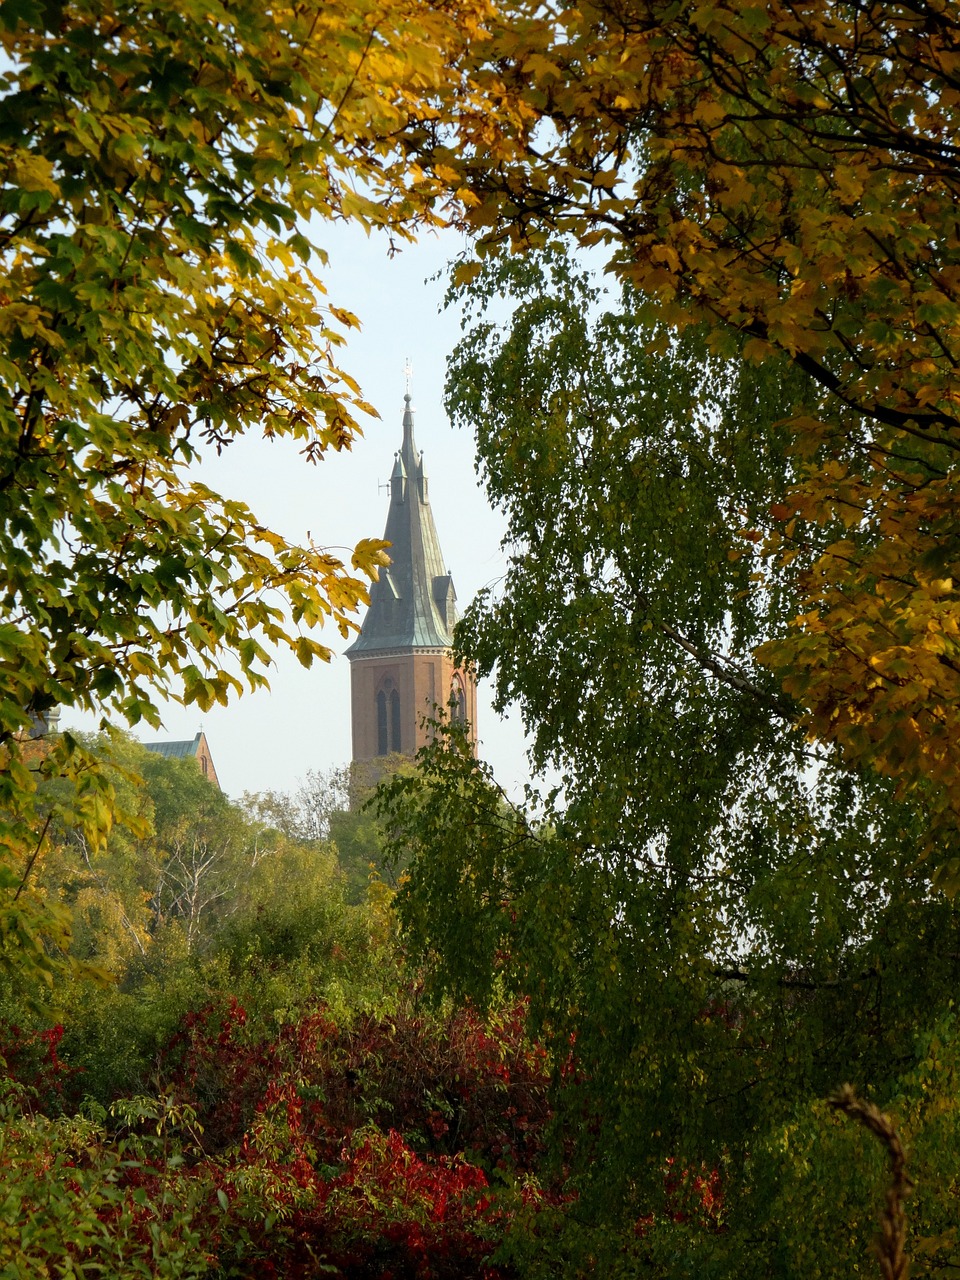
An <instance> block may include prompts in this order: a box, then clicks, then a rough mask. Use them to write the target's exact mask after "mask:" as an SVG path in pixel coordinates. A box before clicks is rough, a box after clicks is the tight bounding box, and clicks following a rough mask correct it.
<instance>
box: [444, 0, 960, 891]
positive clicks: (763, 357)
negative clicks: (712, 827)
mask: <svg viewBox="0 0 960 1280" xmlns="http://www.w3.org/2000/svg"><path fill="white" fill-rule="evenodd" d="M958 43H960V20H958V16H957V12H956V9H955V7H954V6H953V5H950V4H947V3H942V2H941V0H907V2H904V3H895V4H890V3H879V0H877V2H872V0H868V2H866V3H840V4H837V3H834V0H802V2H801V3H799V4H794V3H789V4H787V3H779V2H778V0H774V2H772V3H764V4H742V3H740V0H692V2H691V3H685V4H680V5H677V4H673V3H668V2H667V0H636V2H631V3H628V4H620V3H613V2H612V0H598V2H597V3H591V4H588V5H587V6H586V7H584V6H579V7H576V8H567V9H563V10H561V11H553V10H546V9H544V8H543V7H542V6H538V5H535V4H527V3H523V2H522V0H521V3H519V4H516V5H512V6H511V7H510V9H509V11H507V13H506V14H505V15H501V22H500V24H499V26H498V28H497V29H496V30H495V31H494V32H493V33H492V35H491V38H490V40H489V41H488V42H487V43H485V44H481V45H479V46H477V47H475V48H474V49H472V50H471V53H473V54H474V55H475V56H477V57H480V58H482V59H483V60H484V63H485V65H486V66H487V67H488V69H492V68H496V75H497V77H498V84H499V86H500V88H501V90H502V92H503V95H504V98H505V100H508V101H509V102H510V104H511V110H512V112H513V115H514V117H515V119H516V120H518V121H521V122H522V124H523V127H521V128H519V129H517V130H515V131H514V133H513V134H512V135H511V137H510V138H507V139H500V140H499V145H497V146H491V147H489V148H487V149H486V150H475V151H471V150H469V149H467V150H464V149H461V150H459V151H457V152H456V154H448V153H446V152H443V151H442V150H438V149H436V148H435V149H434V151H433V152H432V153H431V154H432V156H433V157H434V158H437V157H439V156H440V155H443V156H444V159H445V160H446V161H448V162H449V163H451V164H453V165H454V166H455V167H458V168H459V169H460V170H461V172H462V173H463V175H464V181H465V182H466V183H467V184H468V185H469V188H470V190H471V192H472V193H473V198H474V201H475V203H474V205H473V206H472V207H471V209H470V210H468V216H469V217H470V219H471V220H472V223H473V225H474V226H475V227H476V228H477V230H478V231H479V232H480V234H481V235H482V237H483V246H485V247H486V249H487V250H489V249H490V248H491V247H496V246H497V245H499V244H502V243H503V242H506V241H509V242H510V243H511V244H512V245H513V246H514V247H524V246H528V245H536V244H542V243H544V241H545V240H547V239H549V237H550V236H552V235H554V234H557V233H569V234H571V235H572V236H573V237H575V238H576V239H577V240H578V242H579V243H580V244H581V245H595V246H596V245H599V246H602V247H603V248H604V249H605V250H606V252H607V254H608V256H609V265H610V268H611V270H612V271H613V272H614V273H615V274H616V275H617V276H618V277H619V278H620V279H622V280H625V281H628V282H630V283H631V284H632V285H633V286H634V288H635V289H637V291H638V292H639V294H640V295H641V296H642V298H643V299H644V300H645V302H646V304H647V307H648V311H647V315H651V314H655V315H656V316H657V318H658V319H659V320H661V321H662V322H663V323H665V324H669V325H672V326H675V327H676V328H677V329H678V330H682V329H685V328H686V327H688V326H691V325H696V326H698V327H700V328H701V329H702V330H703V332H704V333H705V334H706V335H708V340H709V345H710V346H711V348H712V349H713V350H716V351H718V352H723V353H726V354H733V353H735V352H736V353H739V354H740V356H741V358H743V359H745V360H748V361H759V362H762V363H764V362H765V363H769V362H770V360H771V359H772V358H773V357H774V355H775V354H777V353H780V354H782V355H785V356H786V357H787V359H788V361H789V362H790V363H792V364H793V365H794V366H795V367H797V368H798V369H799V370H801V371H802V372H803V373H804V374H806V375H807V377H808V378H809V379H810V380H811V382H812V384H813V386H815V387H816V388H818V389H819V394H817V395H815V396H811V397H808V398H807V399H806V401H805V402H804V403H802V404H800V403H794V402H791V401H790V400H789V399H785V400H784V402H783V404H782V406H781V418H782V430H783V431H784V433H786V435H787V436H788V438H789V439H790V442H791V454H792V456H793V459H794V466H793V468H792V469H791V472H790V475H789V477H788V478H787V482H786V483H785V484H784V485H783V487H782V489H780V490H775V491H773V492H771V494H770V498H771V502H770V503H769V505H768V507H767V509H766V510H761V511H759V512H757V518H756V521H755V524H754V526H753V528H752V529H751V530H748V531H746V533H747V536H749V537H752V538H754V539H755V541H756V543H757V545H758V546H759V547H760V548H761V549H762V553H763V554H764V555H766V556H768V557H770V564H771V566H772V570H773V572H775V573H776V574H777V575H778V576H780V575H781V574H783V575H785V576H786V578H788V579H792V581H793V587H794V590H795V593H796V594H795V600H794V604H793V612H792V616H791V617H788V618H785V619H784V620H783V624H782V627H781V629H780V631H779V632H778V633H777V634H775V635H771V636H769V637H768V639H767V641H766V643H765V644H764V646H763V647H762V649H760V650H759V655H760V657H761V658H762V660H763V661H764V662H766V663H767V664H769V665H770V667H771V669H772V670H774V671H775V672H776V673H777V675H778V678H779V680H780V681H781V683H782V684H783V686H784V688H785V690H786V691H787V692H788V693H789V694H791V695H792V696H793V697H794V698H796V699H797V700H798V704H799V714H800V723H801V724H802V725H803V726H804V728H805V729H806V730H808V731H809V732H810V733H812V734H813V735H815V736H816V737H817V738H819V739H820V740H822V741H825V742H830V743H836V744H838V745H840V746H841V747H842V749H843V751H844V752H845V753H846V755H847V757H848V758H849V759H850V760H851V761H852V762H853V763H857V762H861V761H863V762H865V763H867V764H868V765H870V766H871V767H875V768H878V769H880V770H881V771H882V772H884V773H886V774H888V775H889V776H891V777H894V778H896V779H898V781H899V783H900V785H901V786H902V787H903V788H904V789H905V790H909V789H911V788H920V789H921V790H922V791H923V792H924V794H925V796H926V803H927V805H928V815H929V820H930V829H929V831H928V832H927V834H926V836H925V837H924V839H923V841H922V852H923V854H924V856H926V857H928V858H929V860H930V865H931V867H932V868H934V869H935V870H936V871H937V872H938V874H939V879H938V883H939V884H942V885H943V886H944V887H945V888H947V889H948V890H950V891H951V892H952V891H953V890H954V889H956V888H957V886H958V884H960V860H958V858H957V847H956V840H957V822H958V815H960V747H958V743H960V733H958V728H960V725H958V722H957V714H958V707H960V697H958V694H960V685H958V672H960V651H958V609H960V604H958V597H957V591H956V585H955V582H954V577H953V569H954V564H955V561H956V552H957V540H958V529H957V516H956V512H957V487H956V485H957V480H956V477H957V468H956V454H957V448H958V437H957V431H958V426H960V422H958V417H957V389H956V371H957V355H956V348H957V339H958V330H960V312H958V306H960V298H958V291H957V286H958V275H957V272H958V251H960V249H958V245H960V242H958V224H957V215H956V207H957V197H958V193H960V169H958V166H957V154H958V152H957V128H958V108H960V96H958V88H960V84H958V79H957V71H956V50H957V47H958ZM490 74H493V72H492V70H491V71H490ZM477 265H478V264H477V263H468V264H464V266H463V267H462V273H463V275H462V278H466V277H467V276H469V274H470V273H472V272H474V271H475V270H476V269H477ZM777 367H780V368H783V367H784V366H783V365H782V364H780V365H778V366H777ZM828 527H829V528H831V529H833V530H834V535H833V536H832V537H831V538H829V539H824V538H823V536H822V535H823V530H824V529H825V528H828ZM814 548H815V549H816V551H817V554H816V555H815V556H813V557H811V555H810V551H811V549H814ZM798 559H799V560H800V562H801V563H802V564H803V566H804V572H803V573H797V572H796V562H797V560H798Z"/></svg>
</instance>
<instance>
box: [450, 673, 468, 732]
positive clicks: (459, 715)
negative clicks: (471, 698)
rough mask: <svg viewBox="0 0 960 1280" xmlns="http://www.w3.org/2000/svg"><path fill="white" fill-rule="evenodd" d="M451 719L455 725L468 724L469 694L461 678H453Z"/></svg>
mask: <svg viewBox="0 0 960 1280" xmlns="http://www.w3.org/2000/svg"><path fill="white" fill-rule="evenodd" d="M450 719H451V721H452V722H453V723H454V724H466V722H467V694H466V691H465V689H464V687H463V681H462V680H461V679H460V677H459V676H454V677H453V684H452V685H451V686H450Z"/></svg>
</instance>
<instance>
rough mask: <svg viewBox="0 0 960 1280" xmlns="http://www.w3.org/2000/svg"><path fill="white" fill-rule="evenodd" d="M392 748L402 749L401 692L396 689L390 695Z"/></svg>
mask: <svg viewBox="0 0 960 1280" xmlns="http://www.w3.org/2000/svg"><path fill="white" fill-rule="evenodd" d="M390 749H391V751H400V750H402V748H401V746H400V694H399V692H398V691H397V690H396V689H394V691H393V693H391V695H390Z"/></svg>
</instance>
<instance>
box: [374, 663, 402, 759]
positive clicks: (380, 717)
mask: <svg viewBox="0 0 960 1280" xmlns="http://www.w3.org/2000/svg"><path fill="white" fill-rule="evenodd" d="M402 750H403V737H402V734H401V730H400V690H399V689H398V688H397V687H396V686H395V685H394V683H393V681H392V680H391V679H390V677H389V676H387V678H386V679H385V680H383V681H382V682H381V684H380V688H379V690H378V691H377V755H378V756H385V755H387V754H388V753H389V752H391V751H402Z"/></svg>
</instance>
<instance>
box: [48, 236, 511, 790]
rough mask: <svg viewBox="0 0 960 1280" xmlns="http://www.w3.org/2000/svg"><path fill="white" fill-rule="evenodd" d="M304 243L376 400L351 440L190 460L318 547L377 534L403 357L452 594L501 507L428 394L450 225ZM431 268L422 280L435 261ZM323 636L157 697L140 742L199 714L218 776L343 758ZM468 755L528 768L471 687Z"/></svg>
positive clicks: (438, 387)
mask: <svg viewBox="0 0 960 1280" xmlns="http://www.w3.org/2000/svg"><path fill="white" fill-rule="evenodd" d="M317 242H318V243H319V244H321V245H322V246H323V247H324V248H326V249H327V251H328V252H329V253H330V257H331V265H330V267H329V268H328V269H327V270H325V271H321V272H320V274H321V276H322V277H323V278H324V279H325V281H326V282H327V287H328V299H329V301H331V302H333V303H334V304H335V305H337V306H341V307H346V308H347V309H348V310H350V311H353V312H354V313H355V314H356V315H357V316H358V317H359V319H360V321H361V323H362V326H363V327H362V331H361V332H360V333H359V334H357V333H354V334H352V335H351V337H350V340H349V343H348V345H347V347H345V348H342V349H341V354H340V363H341V366H342V367H343V368H344V369H345V370H346V371H347V372H349V373H351V374H352V375H353V376H354V377H355V378H356V379H357V381H358V382H359V383H360V385H361V388H362V391H363V394H364V396H365V397H366V399H367V400H368V401H369V402H370V403H371V404H373V405H374V406H375V407H376V409H377V410H378V411H379V413H380V421H379V422H378V421H376V420H370V422H369V425H367V426H366V427H365V436H364V438H363V440H361V441H358V443H357V444H356V445H355V446H354V449H353V450H352V451H351V452H350V453H344V454H339V455H335V454H328V455H327V458H326V460H325V461H324V462H322V463H320V464H319V465H317V466H311V465H310V463H308V462H307V461H306V460H305V459H304V458H303V457H302V456H301V454H300V452H299V446H298V444H297V442H295V441H283V440H276V441H266V440H264V439H262V438H258V437H254V436H253V435H250V436H248V437H246V438H245V439H242V440H240V441H237V442H236V443H234V444H233V445H231V446H230V447H229V448H228V449H227V450H225V451H224V453H223V454H222V455H221V457H219V458H217V457H216V456H211V457H210V458H209V459H207V460H205V461H204V463H203V465H202V468H201V472H200V474H201V475H202V478H203V480H204V482H205V483H207V484H209V485H210V486H211V487H212V488H214V489H216V490H217V491H218V492H220V493H221V494H223V495H224V496H227V497H232V498H238V499H242V500H243V501H245V502H246V503H247V504H248V505H249V506H250V507H251V508H252V510H253V511H254V512H255V513H256V515H257V518H258V519H259V520H260V521H261V522H262V523H263V524H266V525H267V526H268V527H271V528H273V529H275V530H276V531H278V532H279V533H282V534H284V535H285V536H287V537H288V538H290V539H291V540H293V541H297V542H300V541H305V540H306V537H307V533H308V531H309V533H310V535H311V536H312V538H313V541H314V543H315V545H316V546H318V547H327V548H330V549H335V550H336V551H337V553H338V554H342V555H343V557H344V558H345V559H348V557H349V550H350V549H351V548H352V547H353V546H354V545H355V544H356V542H357V541H359V539H360V538H363V537H377V538H379V537H380V536H381V535H382V534H383V527H384V523H385V521H386V515H387V504H388V495H387V492H386V490H385V489H383V488H381V487H380V486H382V485H383V484H384V483H385V482H386V480H387V478H388V476H389V475H390V470H391V466H392V462H393V454H394V451H395V450H396V449H398V448H399V447H400V441H401V437H402V427H401V420H402V415H403V394H404V390H405V385H404V373H403V370H404V364H405V362H406V361H407V359H409V360H410V362H411V364H412V366H413V377H412V394H413V407H414V409H415V411H416V418H415V422H416V428H415V430H416V439H417V445H418V447H419V448H420V449H421V450H422V451H423V454H424V465H425V468H426V472H427V475H428V477H429V480H430V501H431V505H432V507H433V512H434V518H435V520H436V525H437V530H438V533H439V536H440V545H441V547H442V549H443V552H444V555H445V557H446V559H447V563H448V566H449V568H450V569H451V571H452V573H453V579H454V584H455V586H456V590H457V597H458V603H459V606H460V608H461V609H462V608H463V606H464V605H466V604H467V603H468V602H469V601H470V599H471V598H472V597H473V596H474V594H475V593H476V592H477V591H478V590H479V589H480V588H481V587H484V586H486V585H488V584H491V583H495V582H496V581H497V580H498V579H499V577H500V576H501V575H502V573H503V564H504V562H503V556H502V553H501V550H500V545H499V544H500V539H501V536H502V533H503V528H504V521H503V517H502V516H501V515H500V514H499V513H496V512H493V511H491V510H490V508H489V506H488V504H487V501H486V498H485V496H484V494H483V493H482V491H481V490H480V488H479V485H478V482H477V478H476V474H475V471H474V451H473V441H472V439H471V438H469V437H468V436H466V435H465V434H463V433H459V432H454V431H453V429H452V428H451V426H450V424H449V422H448V421H447V419H446V417H445V415H444V413H443V409H442V397H443V382H444V376H445V361H446V358H447V356H448V354H449V353H450V351H451V350H452V348H453V346H454V345H455V343H456V341H457V339H458V336H459V321H458V317H457V316H456V314H454V313H452V312H446V313H443V312H441V309H440V308H441V303H442V298H443V293H444V288H445V267H446V264H447V263H448V261H449V260H450V259H451V258H452V257H453V256H454V255H455V254H456V252H457V250H458V249H459V248H460V245H461V241H460V239H459V238H458V237H457V236H456V235H454V234H453V233H449V234H446V235H443V236H431V237H425V238H424V239H422V240H421V241H420V242H419V243H418V244H417V245H414V246H410V247H408V248H405V249H404V250H403V252H402V253H400V254H399V255H397V256H395V257H393V258H390V257H388V254H387V242H386V238H385V237H371V238H370V239H367V237H365V236H364V235H363V233H362V232H360V231H358V230H356V229H354V228H322V229H321V232H320V234H319V235H318V237H317ZM438 272H439V273H443V275H444V279H440V280H435V279H429V277H434V276H436V275H437V273H438ZM313 634H314V635H315V636H316V637H317V638H318V639H320V640H322V641H323V642H324V643H326V644H328V645H330V646H331V647H332V648H334V649H335V651H336V654H337V656H336V657H334V659H333V660H332V661H331V663H330V664H329V665H326V664H318V665H314V667H313V668H312V669H311V670H310V671H304V670H303V668H301V667H300V666H299V664H298V663H297V661H296V659H295V658H293V657H285V656H282V655H279V654H278V655H277V658H278V661H277V665H276V666H275V667H274V670H273V673H272V674H271V677H270V682H271V689H270V691H269V692H268V691H265V690H261V691H258V692H257V693H247V694H245V695H244V696H243V697H242V698H238V699H237V700H235V701H234V702H233V703H232V704H231V705H230V706H229V707H225V708H224V707H216V708H214V709H213V710H211V711H208V712H205V713H202V712H200V711H199V710H198V709H197V708H196V707H191V708H186V709H185V708H182V707H179V706H177V705H176V704H174V703H169V704H167V707H166V710H165V712H164V732H163V733H158V734H154V733H152V732H151V731H150V730H149V729H147V728H145V727H144V726H140V727H139V731H138V736H139V737H140V738H141V740H142V741H145V742H147V741H159V740H162V739H164V738H173V739H177V738H192V737H193V736H194V734H195V733H196V732H197V730H198V729H199V728H203V730H204V732H205V733H206V735H207V740H208V742H209V744H210V750H211V753H212V755H213V759H214V763H215V764H216V767H217V772H218V775H219V778H220V783H221V786H222V787H223V789H224V791H226V792H227V793H228V794H229V795H231V796H234V797H239V796H240V795H241V793H243V792H244V791H265V790H280V791H287V790H291V789H293V788H294V787H295V785H296V783H297V780H298V779H300V778H302V777H303V776H304V775H305V774H306V772H307V771H308V770H310V769H318V770H325V769H328V768H330V767H334V766H337V765H341V764H345V763H347V762H348V761H349V759H350V671H349V664H348V663H347V660H346V659H345V658H343V657H342V656H340V655H341V654H342V652H343V650H344V649H345V648H346V646H347V644H348V643H349V641H341V639H340V636H339V634H338V633H337V631H336V630H335V628H329V627H327V628H324V629H323V630H322V631H320V632H314V633H313ZM478 720H479V725H478V732H479V737H480V743H481V747H480V754H481V756H482V757H483V758H484V759H485V760H487V761H488V762H489V763H490V764H491V765H492V766H493V769H494V773H495V774H496V776H497V779H498V781H500V783H501V784H502V785H503V786H505V787H506V788H507V790H508V791H510V792H511V793H515V792H517V791H518V790H519V788H520V787H521V786H522V784H523V782H524V781H526V779H527V776H528V773H527V767H526V761H525V757H524V751H523V735H522V731H521V729H520V727H519V723H518V719H517V717H515V716H514V717H512V718H511V719H509V720H507V721H501V720H500V718H499V717H497V716H496V715H495V714H494V712H493V711H492V709H491V707H490V702H489V691H488V690H487V689H485V688H484V686H483V684H481V686H480V690H479V708H478ZM63 726H64V727H65V728H70V727H73V728H84V729H90V728H93V727H95V723H94V721H93V719H92V717H80V716H78V715H76V714H75V713H71V712H69V711H66V712H65V713H64V716H63Z"/></svg>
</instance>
